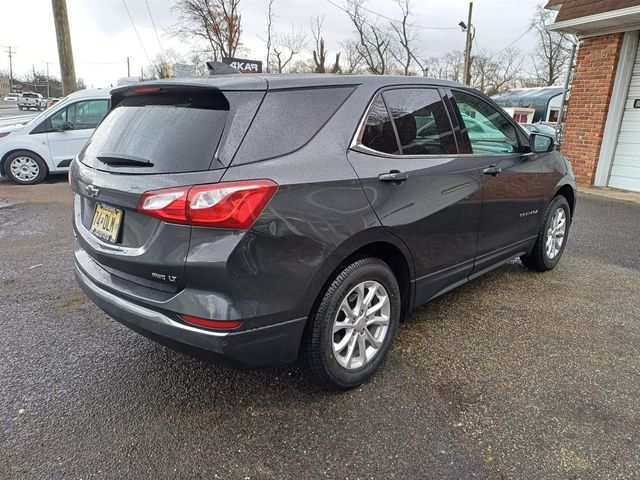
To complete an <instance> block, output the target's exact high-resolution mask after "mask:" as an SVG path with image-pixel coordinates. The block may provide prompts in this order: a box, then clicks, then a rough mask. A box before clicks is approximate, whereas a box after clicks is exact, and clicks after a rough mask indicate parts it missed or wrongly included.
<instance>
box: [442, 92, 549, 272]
mask: <svg viewBox="0 0 640 480" xmlns="http://www.w3.org/2000/svg"><path fill="white" fill-rule="evenodd" d="M452 95H453V98H454V102H455V103H454V105H455V107H456V114H457V115H458V116H459V118H460V121H461V122H462V123H463V124H464V125H465V127H466V128H465V129H464V130H463V132H462V133H463V135H462V138H461V142H460V150H461V152H464V153H465V154H466V155H467V158H470V159H473V161H474V162H475V163H478V164H479V166H480V169H481V172H482V185H483V204H482V217H481V221H480V230H479V236H478V258H477V260H476V265H475V268H474V274H479V273H482V272H483V271H485V270H486V269H487V268H490V267H491V266H492V265H494V264H495V263H496V262H499V261H502V260H505V259H508V258H511V257H514V256H518V255H521V254H523V253H526V252H527V250H528V248H529V246H530V243H531V241H532V239H533V238H534V237H535V236H536V235H537V233H538V229H539V227H540V222H541V219H542V215H543V214H544V198H545V188H544V184H543V175H542V169H541V167H540V165H539V163H538V161H537V159H536V156H535V155H534V154H533V153H531V150H530V149H529V147H528V145H527V144H526V143H525V142H526V138H525V137H524V135H523V134H522V133H521V132H520V131H519V130H518V128H517V127H516V125H515V124H514V123H513V122H512V121H511V119H509V118H508V117H507V115H506V114H505V113H504V112H503V111H501V109H499V108H498V107H496V106H494V105H492V104H491V103H489V102H488V101H486V100H485V99H483V98H482V97H480V96H479V95H475V94H473V93H471V92H468V91H462V90H452Z"/></svg>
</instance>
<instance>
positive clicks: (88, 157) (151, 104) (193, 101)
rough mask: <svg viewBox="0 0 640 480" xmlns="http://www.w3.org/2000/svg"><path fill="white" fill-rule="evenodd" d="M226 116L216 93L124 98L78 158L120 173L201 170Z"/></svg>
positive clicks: (223, 100)
mask: <svg viewBox="0 0 640 480" xmlns="http://www.w3.org/2000/svg"><path fill="white" fill-rule="evenodd" d="M228 114H229V103H228V101H227V100H226V98H225V96H224V95H223V94H222V93H221V92H219V91H212V90H207V91H195V92H171V93H166V92H165V93H150V94H145V95H135V96H131V97H125V98H124V99H123V100H122V101H121V102H120V103H118V105H117V106H116V107H115V108H114V109H113V110H112V111H111V112H109V114H108V115H107V116H106V117H105V119H104V120H103V121H102V123H101V124H100V125H99V126H98V128H97V129H96V131H95V133H94V134H93V136H92V137H91V140H90V141H89V143H88V144H87V146H86V148H85V150H84V151H83V152H82V153H81V154H80V160H81V161H82V162H83V163H85V164H86V165H89V166H91V167H93V168H96V169H99V170H107V171H117V172H122V173H125V172H130V171H135V172H137V173H170V172H171V173H177V172H193V171H201V170H207V169H208V168H209V166H210V165H211V163H212V160H213V157H214V154H215V152H216V148H217V147H218V143H219V142H220V138H221V136H222V133H223V131H224V127H225V123H226V120H227V116H228ZM132 159H133V160H134V161H133V162H132V161H131V160H132Z"/></svg>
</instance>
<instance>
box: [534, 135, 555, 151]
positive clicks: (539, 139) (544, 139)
mask: <svg viewBox="0 0 640 480" xmlns="http://www.w3.org/2000/svg"><path fill="white" fill-rule="evenodd" d="M529 143H530V144H531V151H532V152H533V153H548V152H552V151H553V149H554V147H555V140H554V139H553V138H552V137H548V136H547V135H544V134H542V133H532V134H531V135H530V136H529Z"/></svg>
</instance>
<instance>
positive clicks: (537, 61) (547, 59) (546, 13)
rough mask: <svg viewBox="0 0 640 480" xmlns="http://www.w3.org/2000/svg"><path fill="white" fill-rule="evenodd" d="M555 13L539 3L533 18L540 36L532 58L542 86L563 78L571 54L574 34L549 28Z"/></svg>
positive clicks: (537, 78) (533, 27)
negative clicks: (553, 30)
mask: <svg viewBox="0 0 640 480" xmlns="http://www.w3.org/2000/svg"><path fill="white" fill-rule="evenodd" d="M555 15H556V14H555V13H554V12H552V11H550V10H547V9H545V8H544V6H543V5H538V6H537V7H536V12H535V14H534V15H533V17H532V18H531V28H532V29H534V30H535V32H536V35H537V37H538V42H537V44H536V48H535V50H534V52H533V53H532V54H531V59H532V60H533V71H534V74H535V77H536V80H537V83H538V85H540V86H551V85H556V84H558V82H559V81H560V80H561V79H562V78H563V75H564V71H565V69H566V67H567V62H568V61H569V57H570V55H571V46H572V44H573V36H572V35H569V34H566V33H559V32H552V31H549V30H547V27H548V26H549V25H551V24H552V23H553V21H554V18H555Z"/></svg>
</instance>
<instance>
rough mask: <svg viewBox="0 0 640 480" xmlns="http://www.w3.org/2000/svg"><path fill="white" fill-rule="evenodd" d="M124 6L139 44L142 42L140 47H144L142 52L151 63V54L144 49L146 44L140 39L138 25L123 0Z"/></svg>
mask: <svg viewBox="0 0 640 480" xmlns="http://www.w3.org/2000/svg"><path fill="white" fill-rule="evenodd" d="M122 4H123V5H124V9H125V10H126V11H127V15H128V16H129V20H131V26H132V27H133V30H134V31H135V32H136V36H137V37H138V42H140V46H141V47H142V51H143V52H144V56H145V57H147V61H148V62H149V63H152V62H151V59H150V58H149V54H148V53H147V49H146V48H144V43H142V39H141V38H140V34H139V33H138V29H137V28H136V24H135V23H134V21H133V18H132V17H131V12H129V7H127V2H126V1H125V0H122Z"/></svg>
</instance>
